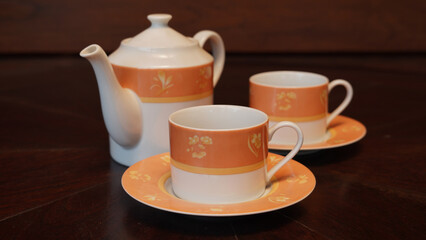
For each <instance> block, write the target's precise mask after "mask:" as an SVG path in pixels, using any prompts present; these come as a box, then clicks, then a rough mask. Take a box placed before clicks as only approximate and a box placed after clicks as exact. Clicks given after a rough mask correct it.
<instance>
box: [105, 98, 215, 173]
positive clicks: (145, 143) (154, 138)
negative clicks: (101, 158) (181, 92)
mask: <svg viewBox="0 0 426 240" xmlns="http://www.w3.org/2000/svg"><path fill="white" fill-rule="evenodd" d="M140 104H141V111H145V112H149V113H151V114H152V115H150V114H142V117H143V120H142V122H139V123H138V124H141V127H142V129H143V130H142V132H143V133H144V135H143V136H142V138H141V139H140V141H139V142H138V143H137V144H136V145H135V146H133V147H124V146H122V145H120V144H118V143H116V142H115V141H114V140H113V139H112V138H110V152H111V156H112V158H113V159H114V160H115V161H117V162H119V163H120V164H123V165H126V166H130V165H133V164H134V163H136V162H138V161H140V160H142V159H145V158H147V157H150V156H153V155H156V154H160V153H163V152H167V151H169V127H168V122H167V121H168V118H169V115H170V114H172V113H173V112H175V111H177V110H179V109H183V108H187V107H191V106H198V105H210V104H213V96H212V95H211V96H209V97H206V98H203V99H199V100H194V101H187V102H175V103H168V104H160V105H161V107H159V104H158V103H142V102H141V103H140ZM153 116H155V117H153Z"/></svg>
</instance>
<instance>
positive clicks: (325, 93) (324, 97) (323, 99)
mask: <svg viewBox="0 0 426 240" xmlns="http://www.w3.org/2000/svg"><path fill="white" fill-rule="evenodd" d="M327 97H328V90H327V89H324V90H323V91H322V92H321V95H320V101H321V103H322V105H326V104H327Z"/></svg>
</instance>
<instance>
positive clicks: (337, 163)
mask: <svg viewBox="0 0 426 240" xmlns="http://www.w3.org/2000/svg"><path fill="white" fill-rule="evenodd" d="M24 10H25V9H24ZM425 66H426V56H425V55H424V54H384V55H380V54H351V55H349V54H348V55H341V54H335V55H330V54H328V55H315V54H305V55H303V54H302V55H297V54H293V55H289V54H283V55H280V54H273V55H262V54H257V55H256V54H254V55H250V54H228V56H227V62H226V66H225V70H224V73H223V76H222V78H221V81H220V82H219V84H218V85H217V88H216V89H215V102H216V103H226V104H237V105H247V104H248V77H249V76H250V75H252V74H254V73H258V72H262V71H269V70H278V69H292V70H305V71H313V72H318V73H322V74H325V75H327V76H328V77H330V78H331V79H334V78H343V79H346V80H348V81H350V82H351V83H352V85H353V87H354V91H355V95H354V99H353V101H352V103H351V104H350V106H349V107H348V109H347V110H345V111H344V114H343V115H345V116H349V117H352V118H354V119H357V120H359V121H360V122H362V123H363V124H364V125H365V126H366V127H367V130H368V132H367V135H366V137H365V138H364V139H362V140H361V141H360V142H358V143H355V144H352V145H349V146H346V147H341V148H336V149H330V150H323V151H319V152H317V153H314V154H311V155H304V156H296V157H295V160H297V161H299V162H301V163H302V164H304V165H305V166H307V167H308V168H309V169H310V170H311V171H312V172H313V173H314V175H315V176H316V179H317V185H316V188H315V190H314V191H313V193H312V194H311V195H310V196H309V197H308V198H306V199H305V200H303V201H302V202H300V203H298V204H296V205H294V206H291V207H288V208H285V209H281V210H278V211H274V212H270V213H265V214H258V215H253V216H245V217H226V218H208V217H194V216H185V215H180V214H174V213H168V212H163V211H160V210H157V209H153V208H150V207H148V206H145V205H142V204H140V203H138V202H137V201H135V200H133V199H132V198H131V197H129V196H128V195H127V194H126V193H125V192H124V190H123V189H122V187H121V184H120V179H121V175H122V174H123V172H124V171H125V170H126V168H125V167H124V166H121V165H119V164H117V163H115V162H114V161H113V160H112V159H111V157H110V156H109V149H108V139H107V132H106V130H105V126H104V123H103V119H102V115H101V112H100V103H99V94H98V90H97V86H96V81H95V77H94V74H93V71H92V69H91V67H90V65H89V63H88V62H87V61H86V60H84V59H81V58H79V57H77V56H76V55H69V56H67V55H63V56H57V55H52V56H45V55H40V56H2V57H1V58H0V110H1V113H0V239H34V238H37V239H425V238H426V182H425V181H426V176H425V169H426V158H425V151H426V100H425V90H426V68H425ZM343 95H344V91H343V90H342V89H339V88H338V89H335V90H333V92H332V93H331V97H330V98H331V102H330V106H331V108H333V107H335V106H336V105H337V104H338V103H339V102H340V101H341V100H342V98H343Z"/></svg>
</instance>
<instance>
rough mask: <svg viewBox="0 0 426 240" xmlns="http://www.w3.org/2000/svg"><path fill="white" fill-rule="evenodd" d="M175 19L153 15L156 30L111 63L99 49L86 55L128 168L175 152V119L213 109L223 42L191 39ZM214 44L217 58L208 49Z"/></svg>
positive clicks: (132, 41) (115, 150) (126, 44)
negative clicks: (171, 123) (196, 109)
mask: <svg viewBox="0 0 426 240" xmlns="http://www.w3.org/2000/svg"><path fill="white" fill-rule="evenodd" d="M171 18H172V16H171V15H169V14H151V15H148V20H149V21H150V22H151V26H150V27H149V28H147V29H146V30H144V31H143V32H141V33H139V34H138V35H136V36H135V37H133V38H127V39H124V40H123V41H122V42H121V44H120V46H119V48H118V49H117V50H115V51H114V52H113V53H111V54H110V55H109V57H107V55H106V54H105V52H104V50H103V49H102V48H101V47H100V46H99V45H96V44H92V45H90V46H88V47H86V48H84V49H83V50H82V51H81V52H80V56H82V57H84V58H86V59H87V60H89V62H90V63H91V65H92V67H93V70H94V72H95V75H96V79H97V83H98V87H99V93H100V94H99V95H100V98H101V107H102V115H103V118H104V122H105V125H106V128H107V131H108V133H109V143H110V153H111V156H112V158H113V159H114V160H115V161H117V162H118V163H120V164H123V165H126V166H130V165H132V164H134V163H136V162H137V161H140V160H142V159H145V158H147V157H150V156H153V155H156V154H159V153H163V152H168V151H169V130H168V118H169V115H170V114H171V113H173V112H175V111H177V110H179V109H182V108H187V107H192V106H197V105H209V104H213V88H214V86H215V85H216V84H217V82H218V81H219V77H220V75H221V73H222V69H223V66H224V62H225V47H224V44H223V41H222V38H221V37H220V36H219V35H218V34H217V33H215V32H213V31H209V30H203V31H200V32H198V33H197V34H195V35H194V37H193V38H191V37H185V36H183V35H182V34H180V33H178V32H177V31H175V30H174V29H172V28H170V27H169V26H168V22H169V21H170V19H171ZM208 40H209V41H210V44H211V49H212V53H213V56H211V55H210V54H209V53H208V52H207V51H205V50H204V49H203V45H204V44H205V43H206V42H207V41H208Z"/></svg>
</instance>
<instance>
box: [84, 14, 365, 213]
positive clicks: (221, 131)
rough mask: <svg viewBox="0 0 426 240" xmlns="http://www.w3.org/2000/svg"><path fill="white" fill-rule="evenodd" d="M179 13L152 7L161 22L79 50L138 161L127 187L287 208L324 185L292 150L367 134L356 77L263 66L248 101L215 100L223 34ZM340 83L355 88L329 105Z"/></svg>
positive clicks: (193, 202) (127, 158) (113, 140)
mask: <svg viewBox="0 0 426 240" xmlns="http://www.w3.org/2000/svg"><path fill="white" fill-rule="evenodd" d="M170 19H171V15H168V14H151V15H149V16H148V20H149V21H150V22H151V26H150V27H149V28H148V29H146V30H144V31H143V32H141V33H139V34H138V35H136V36H135V37H133V38H127V39H124V40H123V41H122V42H121V44H120V46H119V48H118V49H117V50H115V51H114V52H113V53H112V54H111V55H109V56H107V55H106V53H105V52H104V51H103V50H102V48H101V47H100V46H99V45H96V44H92V45H90V46H88V47H86V48H84V49H83V50H82V51H81V52H80V55H81V56H82V57H84V58H86V59H87V60H89V62H90V63H91V64H92V67H93V69H94V72H95V75H96V79H97V82H98V87H99V92H100V98H101V106H102V114H103V117H104V121H105V125H106V128H107V130H108V133H109V142H110V153H111V156H112V158H113V159H114V160H115V161H117V162H118V163H120V164H123V165H125V166H129V168H128V169H127V170H126V172H125V173H124V174H123V177H122V186H123V188H124V190H125V191H126V192H127V193H128V194H129V195H130V196H132V197H133V198H134V199H136V200H138V201H140V202H141V203H144V204H146V205H149V206H152V207H154V208H158V209H162V210H165V211H170V212H176V213H182V214H189V215H198V216H239V215H248V214H255V213H262V212H268V211H273V210H277V209H280V208H284V207H287V206H290V205H292V204H295V203H297V202H299V201H301V200H303V199H304V198H305V197H307V196H308V195H309V194H310V193H311V192H312V191H313V189H314V187H315V177H314V175H313V174H312V172H311V171H310V170H309V169H308V168H306V167H305V166H303V165H302V164H300V163H298V162H296V161H294V160H292V158H293V157H294V156H295V155H296V154H297V153H298V152H299V151H306V150H319V149H326V148H333V147H338V146H344V145H347V144H351V143H353V142H356V141H358V140H360V139H361V138H362V137H363V136H364V135H365V133H366V129H365V127H364V126H363V125H362V124H361V123H359V122H357V121H356V120H353V119H351V118H347V117H344V116H339V114H340V113H341V112H342V111H343V110H344V109H345V108H346V107H347V106H348V105H349V103H350V101H351V99H352V96H353V90H352V87H351V85H350V84H349V82H347V81H345V80H334V81H331V82H330V81H329V80H328V78H327V77H325V76H323V75H320V74H315V73H308V72H295V71H275V72H265V73H259V74H256V75H254V76H252V77H250V79H249V86H250V94H249V96H250V106H249V107H244V106H233V105H213V90H214V87H215V85H216V84H217V83H218V81H219V78H220V75H221V73H222V70H223V67H224V62H225V47H224V44H223V41H222V39H221V37H220V36H219V35H218V34H217V33H215V32H213V31H209V30H203V31H200V32H198V33H197V34H195V35H194V36H193V37H192V38H191V37H185V36H183V35H182V34H180V33H178V32H177V31H175V30H174V29H172V28H170V27H169V26H168V22H169V21H170ZM206 42H209V43H210V44H211V49H212V53H213V56H211V55H210V54H209V53H208V52H207V51H205V50H204V49H203V46H204V44H205V43H206ZM338 85H341V86H343V87H345V89H346V97H345V99H344V100H343V102H342V103H341V104H340V106H339V107H337V108H336V109H335V110H334V111H333V112H332V113H331V114H328V93H329V92H330V91H331V90H332V89H333V88H334V87H335V86H338ZM269 126H271V127H269ZM268 149H276V150H288V151H290V152H289V153H288V154H287V155H286V156H285V157H283V156H280V155H277V154H274V153H269V152H268Z"/></svg>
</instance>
